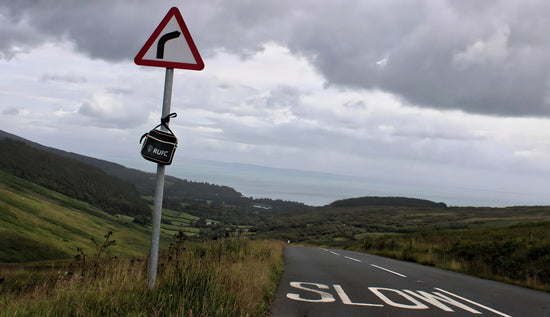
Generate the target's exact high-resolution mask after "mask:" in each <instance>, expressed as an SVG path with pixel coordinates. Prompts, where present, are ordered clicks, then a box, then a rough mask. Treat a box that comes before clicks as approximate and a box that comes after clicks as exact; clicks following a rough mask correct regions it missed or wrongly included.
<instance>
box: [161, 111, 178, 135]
mask: <svg viewBox="0 0 550 317" xmlns="http://www.w3.org/2000/svg"><path fill="white" fill-rule="evenodd" d="M177 116H178V114H177V113H175V112H172V113H171V114H169V115H167V116H166V117H164V118H161V119H160V124H159V125H157V126H156V127H155V129H156V128H157V127H159V126H161V125H162V126H164V127H165V128H166V129H168V131H170V133H172V135H174V132H172V130H170V128H169V127H168V123H169V122H170V118H175V117H177Z"/></svg>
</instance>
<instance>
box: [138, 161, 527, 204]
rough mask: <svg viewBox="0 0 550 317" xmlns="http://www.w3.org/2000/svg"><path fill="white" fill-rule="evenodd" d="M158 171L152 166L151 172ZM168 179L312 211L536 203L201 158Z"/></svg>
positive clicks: (174, 168) (520, 197)
mask: <svg viewBox="0 0 550 317" xmlns="http://www.w3.org/2000/svg"><path fill="white" fill-rule="evenodd" d="M142 162H143V160H142ZM147 163H149V162H147ZM130 165H132V164H130ZM127 166H128V165H127ZM134 168H138V169H141V170H147V169H142V168H140V167H134ZM155 170H156V169H155V168H151V165H150V164H149V168H148V170H147V171H149V172H154V171H155ZM166 174H167V175H172V176H175V177H178V178H182V179H187V180H190V181H196V182H207V183H211V184H216V185H225V186H229V187H232V188H234V189H235V190H237V191H238V192H240V193H241V194H242V195H243V196H246V197H253V198H271V199H282V200H288V201H296V202H302V203H305V204H307V205H310V206H324V205H327V204H330V203H331V202H333V201H336V200H340V199H346V198H353V197H361V196H385V197H409V198H419V199H427V200H431V201H434V202H443V203H445V204H447V205H448V206H476V207H479V206H487V207H506V206H518V205H534V204H536V203H533V201H534V200H533V197H530V196H529V195H526V194H521V193H510V192H499V191H494V190H487V189H479V188H463V187H452V186H441V185H439V184H434V185H430V184H417V183H407V184H405V183H398V182H392V181H388V180H383V179H375V178H366V177H356V176H350V175H337V174H331V173H322V172H314V171H302V170H293V169H281V168H273V167H266V166H258V165H251V164H242V163H228V162H219V161H211V160H201V159H184V160H181V159H180V160H179V161H178V163H177V164H172V165H170V166H168V167H167V169H166Z"/></svg>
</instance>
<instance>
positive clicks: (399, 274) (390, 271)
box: [370, 264, 407, 277]
mask: <svg viewBox="0 0 550 317" xmlns="http://www.w3.org/2000/svg"><path fill="white" fill-rule="evenodd" d="M370 266H372V267H375V268H377V269H380V270H384V271H386V272H389V273H392V274H395V275H397V276H401V277H407V276H406V275H403V274H401V273H397V272H394V271H392V270H388V269H386V268H384V267H381V266H378V265H375V264H371V265H370Z"/></svg>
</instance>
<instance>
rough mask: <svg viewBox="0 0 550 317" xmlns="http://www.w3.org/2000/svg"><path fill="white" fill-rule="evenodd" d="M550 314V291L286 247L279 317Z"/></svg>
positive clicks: (363, 256) (276, 307)
mask: <svg viewBox="0 0 550 317" xmlns="http://www.w3.org/2000/svg"><path fill="white" fill-rule="evenodd" d="M476 315H485V316H530V317H536V316H541V317H542V316H550V294H549V293H544V292H538V291H533V290H530V289H525V288H521V287H516V286H511V285H508V284H503V283H498V282H494V281H488V280H483V279H479V278H475V277H471V276H468V275H463V274H457V273H453V272H449V271H444V270H440V269H436V268H433V267H427V266H422V265H418V264H413V263H408V262H401V261H396V260H392V259H387V258H383V257H378V256H374V255H369V254H364V253H359V252H353V251H345V250H339V249H323V248H306V247H295V246H287V247H286V248H285V270H284V272H283V276H282V278H281V282H280V284H279V287H278V290H277V296H276V299H275V303H274V309H273V316H274V317H292V316H300V317H305V316H338V317H340V316H451V317H454V316H476Z"/></svg>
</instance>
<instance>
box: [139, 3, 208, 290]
mask: <svg viewBox="0 0 550 317" xmlns="http://www.w3.org/2000/svg"><path fill="white" fill-rule="evenodd" d="M182 34H183V36H182V37H180V35H182ZM134 62H135V63H136V64H137V65H144V66H154V67H164V68H166V76H165V79H164V97H163V102H162V116H161V119H162V118H166V117H167V116H168V115H169V114H170V108H171V103H172V86H173V82H174V68H180V69H190V70H202V69H204V63H203V61H202V58H201V56H200V54H199V51H198V50H197V47H196V46H195V43H194V42H193V38H192V37H191V34H190V33H189V30H188V29H187V26H186V25H185V22H184V21H183V17H182V16H181V13H180V12H179V10H178V8H176V7H173V8H171V9H170V11H168V14H166V16H165V17H164V19H163V20H162V21H161V22H160V24H159V26H158V27H157V28H156V29H155V31H154V32H153V34H152V35H151V36H150V37H149V39H148V40H147V42H146V43H145V45H144V46H143V48H142V49H141V50H140V51H139V53H138V54H137V55H136V57H135V58H134ZM165 124H166V125H168V123H165ZM161 129H162V130H166V128H165V127H164V126H163V125H161ZM165 171H166V166H165V165H164V164H160V163H159V164H158V165H157V180H156V186H155V203H154V207H153V227H152V230H151V251H150V257H149V272H148V276H147V283H148V287H149V289H152V288H153V287H154V286H155V282H156V279H157V265H158V253H159V240H160V224H161V218H162V199H163V195H164V174H165Z"/></svg>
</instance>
